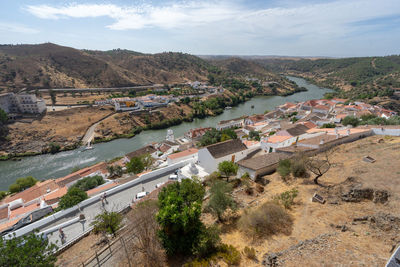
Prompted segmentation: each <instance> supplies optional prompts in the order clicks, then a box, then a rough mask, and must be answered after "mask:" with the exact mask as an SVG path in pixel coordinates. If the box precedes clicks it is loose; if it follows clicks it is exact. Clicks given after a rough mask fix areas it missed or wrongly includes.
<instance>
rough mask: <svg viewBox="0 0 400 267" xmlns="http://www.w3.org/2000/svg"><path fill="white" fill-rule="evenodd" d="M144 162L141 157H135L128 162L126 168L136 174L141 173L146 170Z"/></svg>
mask: <svg viewBox="0 0 400 267" xmlns="http://www.w3.org/2000/svg"><path fill="white" fill-rule="evenodd" d="M144 167H145V166H144V164H143V161H142V159H141V158H140V157H133V158H131V160H130V161H129V162H128V163H127V164H126V169H127V171H128V172H133V173H135V174H137V173H141V172H142V171H143V170H144Z"/></svg>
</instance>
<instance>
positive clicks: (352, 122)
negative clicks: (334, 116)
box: [342, 116, 360, 127]
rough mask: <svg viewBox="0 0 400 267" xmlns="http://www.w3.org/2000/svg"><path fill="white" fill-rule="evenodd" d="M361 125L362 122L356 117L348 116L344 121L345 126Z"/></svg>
mask: <svg viewBox="0 0 400 267" xmlns="http://www.w3.org/2000/svg"><path fill="white" fill-rule="evenodd" d="M359 123H360V121H359V120H358V118H356V117H354V116H346V117H345V118H344V119H343V121H342V124H343V125H345V126H347V125H352V126H353V127H356V126H357V125H358V124H359Z"/></svg>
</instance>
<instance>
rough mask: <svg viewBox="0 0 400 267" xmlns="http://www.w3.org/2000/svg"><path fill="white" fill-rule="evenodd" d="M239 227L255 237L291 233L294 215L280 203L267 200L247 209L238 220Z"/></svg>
mask: <svg viewBox="0 0 400 267" xmlns="http://www.w3.org/2000/svg"><path fill="white" fill-rule="evenodd" d="M238 225H239V229H240V230H241V231H243V232H244V233H246V234H249V235H252V236H253V238H255V237H268V236H271V235H273V234H276V233H284V234H290V232H291V227H292V225H293V221H292V217H291V216H290V215H289V214H288V213H287V212H286V211H285V210H284V209H283V208H282V207H281V206H279V205H277V204H275V203H273V202H267V203H264V204H263V205H261V206H260V207H257V208H254V209H251V210H245V213H244V214H243V215H242V217H241V218H240V219H239V221H238Z"/></svg>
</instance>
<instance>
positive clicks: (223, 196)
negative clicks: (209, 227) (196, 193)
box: [207, 180, 236, 221]
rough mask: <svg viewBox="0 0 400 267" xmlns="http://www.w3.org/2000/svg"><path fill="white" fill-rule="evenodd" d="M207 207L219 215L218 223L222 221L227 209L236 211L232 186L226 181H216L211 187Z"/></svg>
mask: <svg viewBox="0 0 400 267" xmlns="http://www.w3.org/2000/svg"><path fill="white" fill-rule="evenodd" d="M207 207H208V208H209V209H210V210H211V212H212V213H214V214H215V215H217V218H218V221H222V215H223V214H224V212H225V210H226V209H228V208H231V209H233V210H234V209H236V202H235V201H234V199H233V198H232V186H231V185H230V184H228V183H227V182H225V181H221V180H216V181H215V182H214V183H213V184H212V186H211V189H210V200H209V202H208V206H207Z"/></svg>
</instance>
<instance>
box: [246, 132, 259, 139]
mask: <svg viewBox="0 0 400 267" xmlns="http://www.w3.org/2000/svg"><path fill="white" fill-rule="evenodd" d="M249 138H250V139H251V140H257V141H260V132H258V131H250V132H249Z"/></svg>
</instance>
